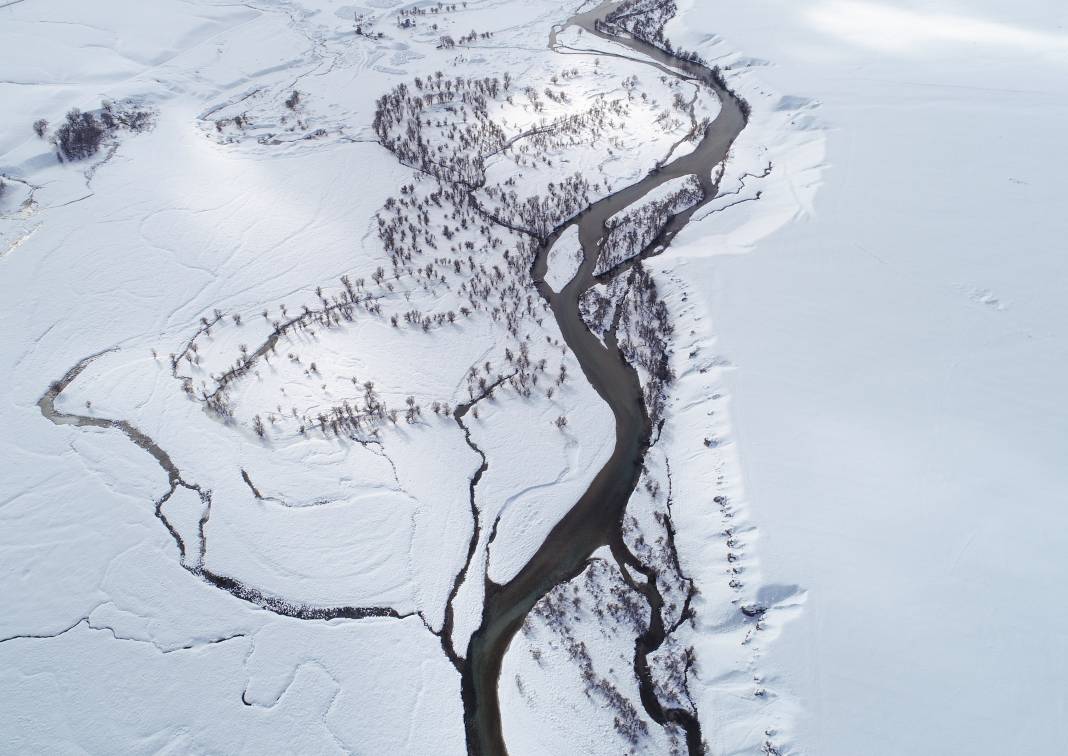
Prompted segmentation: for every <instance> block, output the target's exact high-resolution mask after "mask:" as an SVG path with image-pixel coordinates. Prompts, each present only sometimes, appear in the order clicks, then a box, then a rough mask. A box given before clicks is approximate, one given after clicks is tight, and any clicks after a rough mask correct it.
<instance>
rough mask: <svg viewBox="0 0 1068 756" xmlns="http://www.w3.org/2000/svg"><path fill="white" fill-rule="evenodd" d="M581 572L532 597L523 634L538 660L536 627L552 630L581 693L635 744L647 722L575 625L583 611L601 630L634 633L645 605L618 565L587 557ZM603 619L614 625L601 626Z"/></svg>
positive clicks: (540, 657)
mask: <svg viewBox="0 0 1068 756" xmlns="http://www.w3.org/2000/svg"><path fill="white" fill-rule="evenodd" d="M583 574H584V577H583V580H582V584H581V585H580V584H579V582H578V581H577V580H575V581H572V582H571V583H562V584H560V585H557V586H556V587H555V588H553V589H552V590H551V591H549V593H547V594H546V595H545V596H544V597H543V598H542V599H541V600H540V601H538V603H537V604H535V606H534V609H533V611H532V613H531V614H530V615H528V617H527V619H526V620H525V621H524V624H523V628H522V629H523V633H524V635H526V636H527V637H528V638H529V639H530V642H531V645H532V648H531V654H532V656H533V657H534V659H535V660H536V661H538V663H539V664H543V663H544V662H543V654H542V652H541V650H540V649H539V648H537V647H536V646H534V645H533V644H534V643H535V642H536V641H537V640H541V638H540V635H541V634H540V633H538V632H537V626H538V625H541V626H543V627H545V628H546V629H547V630H548V631H549V632H550V633H551V634H552V637H551V638H550V639H549V641H548V642H549V643H550V644H551V645H552V646H554V647H558V648H562V649H563V650H564V651H565V653H566V654H567V656H568V658H569V661H570V663H571V664H572V665H574V666H575V667H577V668H578V670H579V674H580V675H581V677H582V681H583V685H584V687H585V693H586V695H587V696H588V697H591V698H592V697H597V698H598V699H600V700H601V701H602V702H603V704H604V705H605V706H606V707H607V708H608V709H609V710H611V711H612V715H613V727H614V729H615V730H616V732H617V733H619V734H620V735H621V736H622V737H623V738H624V739H625V740H626V741H627V742H628V743H629V744H630V745H631V746H637V745H638V744H639V743H641V742H642V740H643V739H644V738H645V737H646V736H647V735H648V734H649V726H648V724H647V723H646V721H645V719H644V717H642V715H641V713H640V712H639V711H638V709H637V707H636V706H635V705H634V704H633V703H632V702H631V700H630V699H629V698H627V696H625V695H624V694H623V693H622V692H621V691H620V690H619V689H618V688H617V687H616V684H615V683H614V682H613V681H612V680H610V679H608V678H607V677H605V676H603V675H602V674H600V673H599V672H598V670H597V666H596V664H595V662H594V659H593V657H592V656H591V655H590V652H589V648H588V647H587V645H586V643H585V642H584V641H582V640H580V639H579V638H578V637H577V630H578V626H579V623H581V622H582V621H583V619H584V617H585V616H586V612H587V611H589V612H591V613H593V614H594V615H596V616H597V618H598V620H600V621H601V625H600V626H601V627H602V630H603V632H606V633H609V634H611V635H619V634H621V632H622V631H623V630H624V629H626V631H627V632H628V633H631V632H632V633H634V634H635V635H637V634H640V633H642V632H644V631H645V628H646V626H647V625H646V623H647V619H646V616H645V613H646V611H647V607H646V605H645V604H644V602H643V601H642V600H641V597H640V596H639V595H638V594H637V593H636V592H635V591H634V590H633V589H632V588H630V586H628V585H627V584H626V583H625V582H624V581H623V578H622V576H621V575H620V574H619V572H618V570H617V569H616V568H615V567H614V566H612V565H610V564H608V563H607V562H606V561H604V560H603V559H591V560H590V562H589V565H588V566H587V568H586V571H585V572H584V573H583ZM584 599H585V600H584ZM607 618H611V619H612V620H613V621H614V622H615V624H613V625H605V624H604V623H603V621H604V620H605V619H607Z"/></svg>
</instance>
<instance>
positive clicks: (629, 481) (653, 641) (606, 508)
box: [463, 2, 746, 756]
mask: <svg viewBox="0 0 1068 756" xmlns="http://www.w3.org/2000/svg"><path fill="white" fill-rule="evenodd" d="M613 6H614V3H610V2H609V3H604V4H602V5H600V6H599V7H597V8H595V9H593V10H590V11H586V12H583V13H579V14H576V15H575V16H572V17H571V18H570V19H568V20H567V21H566V22H565V23H564V24H562V25H560V26H558V27H556V28H554V30H553V33H552V36H551V39H550V47H551V48H553V49H557V44H556V36H557V33H558V31H560V30H562V29H564V28H566V27H567V26H568V25H574V26H578V27H580V28H581V29H583V30H584V32H585V33H587V34H591V35H593V36H595V37H597V38H599V39H603V40H606V41H609V42H612V43H616V44H619V45H623V46H624V47H626V48H628V49H630V50H631V51H633V52H635V53H638V54H639V56H644V59H643V58H640V57H639V58H637V59H639V60H643V62H648V60H652V61H654V62H653V63H650V65H653V66H655V67H656V68H658V69H660V70H666V71H668V72H670V73H672V74H673V75H675V76H679V77H682V78H686V79H690V80H696V81H699V82H701V83H703V84H705V85H706V86H709V87H711V88H712V89H713V90H715V92H716V94H717V95H718V97H719V100H720V104H721V109H720V112H719V114H718V115H717V117H716V118H715V120H714V121H713V122H712V123H711V124H709V125H708V127H707V128H706V130H705V133H704V135H703V137H702V138H701V141H700V142H699V143H698V145H697V147H696V148H695V149H694V150H693V151H692V152H690V153H688V154H686V155H683V156H680V157H676V158H675V159H673V160H671V161H670V162H669V163H667V164H666V165H664V166H662V167H661V168H660V169H659V170H657V171H655V172H653V173H650V174H649V175H647V176H646V177H645V178H643V179H642V180H640V181H638V182H637V183H635V184H632V185H631V186H629V187H626V188H625V189H622V190H620V191H618V192H615V193H613V194H611V195H609V196H607V197H605V198H603V199H601V200H599V201H598V202H595V203H594V204H592V205H590V206H589V207H588V208H587V209H586V210H585V211H583V212H582V213H580V214H579V215H578V216H576V217H575V218H573V219H571V220H569V221H567V222H566V223H564V224H563V225H561V226H560V227H559V228H557V229H556V230H555V231H554V232H553V234H552V235H551V236H550V238H549V240H548V242H547V243H545V244H544V245H542V247H541V249H540V250H539V252H538V255H537V257H536V259H535V261H534V265H533V278H534V281H535V285H536V286H537V288H538V292H539V293H540V294H541V296H542V297H543V298H544V299H545V300H546V301H547V302H548V303H549V306H550V308H551V310H552V313H553V316H554V317H555V319H556V322H557V324H558V326H559V328H560V332H561V333H562V334H563V338H564V341H565V343H566V344H567V346H568V347H569V348H570V349H571V350H572V352H573V353H574V354H575V357H576V358H577V359H578V362H579V364H580V366H581V367H582V371H583V373H584V374H585V376H586V378H587V380H589V382H590V384H591V385H592V386H593V388H594V389H595V390H596V391H597V394H598V395H599V396H600V397H601V398H602V399H603V400H604V401H605V402H606V403H607V404H608V406H609V407H610V408H611V410H612V414H613V416H614V418H615V428H616V443H615V448H614V450H613V452H612V456H611V457H610V458H609V460H608V462H607V463H605V465H604V467H602V468H601V470H600V471H599V472H598V473H597V476H596V477H595V478H594V480H593V482H592V483H591V484H590V486H589V488H588V489H587V490H586V492H585V493H584V494H583V495H582V497H581V498H580V499H579V500H578V501H577V502H576V503H575V506H574V507H572V508H571V510H570V511H569V512H568V513H567V515H565V516H564V518H563V519H562V520H560V522H558V523H557V524H556V526H555V527H554V528H553V529H552V530H551V531H550V533H549V535H548V536H547V537H546V539H545V541H544V543H543V544H542V545H541V548H539V549H538V551H537V553H536V554H535V555H534V556H533V557H532V558H531V560H530V561H529V562H528V563H527V564H526V565H525V566H524V567H523V569H522V570H521V571H520V572H519V574H517V575H516V576H515V577H514V578H513V579H512V580H510V581H509V582H507V583H505V584H503V585H500V584H497V583H494V582H492V581H491V580H489V579H488V578H487V579H486V601H485V606H484V609H483V616H482V624H481V625H480V627H479V628H478V630H477V631H476V632H475V633H474V635H473V636H472V637H471V641H470V644H469V646H468V649H467V654H466V664H465V665H464V670H463V699H464V718H465V724H466V727H467V740H468V751H469V753H471V754H473V755H477V756H497V755H498V754H505V753H507V748H506V746H505V742H504V736H503V732H502V725H501V716H500V702H499V697H498V690H497V686H498V682H499V679H500V674H501V665H502V662H503V659H504V654H505V653H506V652H507V650H508V645H509V643H510V642H511V640H512V638H513V637H514V636H515V634H516V632H517V631H518V630H519V628H520V627H521V625H522V624H523V620H524V618H525V617H526V615H527V613H528V612H530V610H531V609H532V608H533V607H534V605H535V604H536V603H537V602H538V600H539V599H541V598H542V597H543V596H545V595H546V594H547V593H548V592H549V591H550V590H552V589H553V588H554V587H555V586H556V585H558V584H560V583H562V582H566V581H568V580H571V579H572V578H574V577H576V576H577V575H579V574H580V573H581V572H582V570H583V569H584V568H585V566H586V564H587V562H588V560H589V558H590V556H591V555H592V554H593V552H594V551H596V550H597V549H598V548H601V547H602V546H608V547H610V549H611V550H612V553H613V555H614V557H615V559H616V561H617V562H618V563H619V564H620V569H621V571H622V572H623V574H624V576H625V578H626V579H628V581H629V582H630V583H631V585H632V587H634V588H636V589H637V590H638V591H639V592H641V593H642V594H643V595H644V596H645V598H646V600H647V601H648V602H649V605H650V623H649V628H648V630H647V631H646V632H645V633H644V634H643V635H642V636H640V637H639V638H638V641H637V648H636V649H635V672H636V674H637V675H638V678H639V690H640V694H641V699H642V704H643V706H644V708H645V710H646V712H647V713H648V714H649V716H650V717H651V718H652V719H653V720H654V721H656V722H657V723H658V724H666V723H668V722H671V723H673V724H676V725H678V726H680V727H682V728H683V729H684V730H685V732H686V741H687V747H688V750H689V752H690V754H691V756H692V755H694V754H698V753H701V752H702V739H701V730H700V723H699V722H698V720H697V718H696V717H694V716H693V714H692V713H690V712H689V711H685V710H682V709H664V708H663V707H662V706H661V704H660V703H659V701H657V699H656V696H655V694H654V692H653V685H652V680H651V678H650V677H649V669H648V664H647V662H646V657H647V655H648V654H649V653H650V652H651V651H653V650H655V649H656V648H658V647H659V646H660V645H661V644H662V643H663V641H664V638H665V635H666V630H665V628H664V624H663V618H662V616H661V607H662V605H663V599H662V597H661V596H660V594H659V591H658V589H657V587H656V581H655V573H654V572H653V571H652V570H651V569H650V568H648V567H645V566H643V565H642V564H641V563H640V562H639V560H638V559H637V558H636V557H634V556H633V555H632V554H631V553H630V551H629V550H628V549H627V546H626V544H625V543H624V541H623V533H622V523H623V515H624V511H625V509H626V506H627V502H628V500H629V499H630V497H631V494H632V493H633V491H634V489H635V486H636V485H637V482H638V477H639V474H640V471H641V466H642V461H643V459H644V456H645V453H646V450H647V449H648V448H649V443H650V438H651V436H652V431H653V428H652V423H651V422H650V419H649V416H648V414H647V412H646V408H645V403H644V401H643V398H642V390H641V385H640V381H639V378H638V373H637V371H636V370H635V369H634V367H632V366H631V365H630V364H628V363H627V361H626V360H625V359H624V358H623V355H622V354H621V352H620V350H619V347H618V345H617V343H616V339H615V334H614V333H611V332H610V333H609V334H608V336H607V337H606V338H605V341H604V342H603V343H602V342H601V340H599V339H598V338H597V336H596V335H594V334H593V333H592V332H591V331H590V329H589V328H588V327H587V325H586V323H585V322H584V321H583V319H582V316H581V315H580V312H579V298H580V296H581V295H582V294H583V293H584V292H585V291H586V290H587V289H589V288H590V287H591V286H593V285H594V284H596V283H599V282H606V281H608V280H610V279H612V278H614V277H616V276H618V275H620V274H622V273H624V272H625V271H626V270H628V269H629V267H631V266H632V265H633V264H634V262H635V261H636V259H638V258H632V259H631V260H630V261H628V262H626V263H623V264H620V265H617V266H616V267H614V268H612V269H611V270H608V271H606V272H605V273H603V274H601V275H600V276H595V275H594V270H595V268H596V265H597V260H598V257H599V253H600V244H601V240H602V237H603V236H604V231H605V222H606V221H607V220H608V219H609V218H610V217H612V216H613V215H615V214H616V213H618V212H620V211H623V210H625V209H626V208H628V207H630V206H631V205H633V204H635V203H636V202H638V201H639V200H641V198H642V197H644V196H645V195H646V194H648V193H649V192H650V191H652V190H653V189H656V188H657V187H659V186H660V185H661V184H664V183H665V182H667V181H670V180H672V179H675V178H678V177H682V176H687V175H694V176H696V177H697V178H698V180H699V181H700V184H701V188H702V190H703V195H704V196H703V199H702V200H701V201H699V202H698V203H697V204H695V205H694V206H692V207H691V208H689V209H688V210H685V211H683V212H681V213H679V214H678V215H676V216H674V217H673V218H672V219H671V220H670V221H669V223H668V225H667V227H666V228H665V229H664V231H663V232H661V234H660V235H659V236H658V237H657V238H656V239H654V240H653V242H652V243H650V244H649V245H648V247H646V249H645V250H643V251H642V254H640V255H639V256H638V257H639V258H640V257H645V256H648V255H650V254H655V252H656V251H658V250H661V249H663V248H664V247H666V246H667V245H668V244H669V243H670V242H671V240H672V239H673V238H674V237H675V235H676V234H677V233H678V232H679V231H680V230H681V229H682V228H683V227H685V226H686V224H687V223H688V222H689V221H690V218H691V217H692V216H693V214H694V213H695V212H696V211H697V210H699V209H700V208H701V207H702V206H704V205H706V204H707V203H708V202H710V201H712V200H713V199H714V198H715V196H716V193H717V191H718V185H717V184H718V182H717V181H716V180H715V179H714V178H713V170H714V168H715V167H716V166H717V165H718V164H719V163H721V162H722V161H723V160H724V159H726V157H727V154H728V151H729V150H730V147H731V145H732V144H733V142H734V140H735V138H736V137H737V136H738V134H739V133H741V130H742V129H743V128H744V127H745V124H746V114H745V109H744V105H743V103H742V102H741V100H740V99H739V98H738V97H737V96H736V95H734V94H733V93H732V92H730V91H728V90H727V89H726V88H724V87H723V86H722V85H721V84H720V83H719V82H718V81H717V79H716V76H715V75H714V73H713V71H712V70H711V69H709V68H708V67H706V66H704V65H702V64H699V63H693V62H690V61H687V60H683V59H681V58H676V57H675V56H673V55H670V54H668V53H665V52H664V51H662V50H660V49H659V48H656V47H654V46H653V45H650V44H647V43H645V42H643V41H641V40H638V39H635V38H632V37H629V36H618V37H617V36H614V35H610V34H607V33H604V32H602V31H600V30H599V29H598V28H597V21H598V20H602V19H604V18H605V16H607V15H608V14H609V13H610V12H611V10H612V8H613ZM645 59H648V60H645ZM571 226H577V227H578V231H579V240H580V243H581V245H582V250H583V261H582V263H581V265H580V267H579V270H578V272H577V274H576V275H575V277H574V278H573V279H572V280H571V282H570V283H569V284H568V285H567V286H565V287H564V288H563V289H562V290H561V291H560V292H559V293H554V292H553V290H552V289H551V288H550V287H549V286H548V285H547V284H546V283H545V275H546V272H547V267H548V254H549V250H550V249H551V248H552V246H553V244H554V243H555V242H556V240H557V239H558V238H559V237H560V235H561V234H562V233H563V232H564V231H565V230H567V229H568V228H569V227H571ZM628 571H633V572H638V573H641V574H642V576H643V577H644V578H645V582H644V583H643V582H640V581H635V580H634V579H633V577H630V576H629V575H628Z"/></svg>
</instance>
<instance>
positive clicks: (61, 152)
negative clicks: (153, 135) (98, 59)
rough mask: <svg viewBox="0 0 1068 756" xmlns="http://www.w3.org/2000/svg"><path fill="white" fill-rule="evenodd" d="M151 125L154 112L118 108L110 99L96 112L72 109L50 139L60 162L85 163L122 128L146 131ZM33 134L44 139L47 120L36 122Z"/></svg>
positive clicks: (125, 107) (123, 107)
mask: <svg viewBox="0 0 1068 756" xmlns="http://www.w3.org/2000/svg"><path fill="white" fill-rule="evenodd" d="M151 126H152V113H151V111H148V110H142V109H139V108H137V107H133V106H130V105H127V106H116V105H115V103H112V102H110V101H108V100H104V101H103V102H102V103H100V109H99V110H96V111H91V112H90V111H86V112H82V111H81V110H78V109H77V108H73V109H72V110H70V111H69V112H68V113H67V117H66V120H64V121H63V122H62V123H61V124H60V125H59V126H58V127H56V130H55V132H54V133H53V134H52V136H51V137H50V141H51V142H52V144H53V145H55V147H56V155H57V156H58V157H59V159H60V160H83V159H85V158H88V157H92V156H93V155H95V154H96V153H97V151H99V149H100V147H101V145H103V144H104V141H105V140H107V139H108V138H110V137H113V136H115V134H116V133H117V132H118V131H119V130H120V129H125V130H127V131H132V132H135V133H136V132H141V131H145V130H147V129H149V128H151ZM33 130H34V133H35V134H37V136H39V137H42V138H43V137H44V136H45V134H46V133H47V132H48V121H46V120H45V119H43V118H41V119H38V120H36V121H34V123H33Z"/></svg>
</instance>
